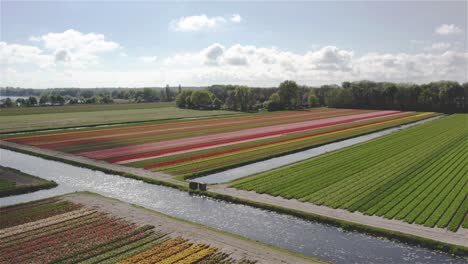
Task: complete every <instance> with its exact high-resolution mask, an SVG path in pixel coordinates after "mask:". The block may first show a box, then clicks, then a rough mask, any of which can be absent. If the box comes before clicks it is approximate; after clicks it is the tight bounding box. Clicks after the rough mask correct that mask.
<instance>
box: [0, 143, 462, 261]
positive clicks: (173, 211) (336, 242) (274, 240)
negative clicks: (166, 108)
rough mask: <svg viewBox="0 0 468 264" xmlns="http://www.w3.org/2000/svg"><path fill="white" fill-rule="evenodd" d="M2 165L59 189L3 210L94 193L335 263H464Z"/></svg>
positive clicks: (224, 206) (62, 173)
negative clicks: (69, 194)
mask: <svg viewBox="0 0 468 264" xmlns="http://www.w3.org/2000/svg"><path fill="white" fill-rule="evenodd" d="M0 165H2V166H7V167H12V168H15V169H18V170H21V171H23V172H25V173H29V174H32V175H36V176H39V177H41V178H45V179H48V180H54V181H55V182H57V183H58V184H59V186H58V187H56V188H53V189H50V190H42V191H38V192H34V193H29V194H24V195H17V196H10V197H5V198H1V199H0V205H1V206H5V205H11V204H16V203H22V202H28V201H33V200H37V199H42V198H47V197H52V196H56V195H60V194H65V193H70V192H74V191H90V192H94V193H98V194H101V195H104V196H108V197H112V198H116V199H119V200H122V201H125V202H128V203H133V204H137V205H141V206H143V207H146V208H150V209H153V210H156V211H159V212H162V213H165V214H167V215H171V216H174V217H178V218H182V219H186V220H189V221H193V222H197V223H200V224H203V225H207V226H211V227H215V228H218V229H222V230H225V231H227V232H230V233H234V234H238V235H241V236H244V237H248V238H250V239H253V240H258V241H262V242H264V243H267V244H271V245H275V246H278V247H282V248H286V249H289V250H291V251H296V252H300V253H302V254H305V255H308V256H313V257H317V258H320V259H323V260H326V261H330V262H333V263H386V264H388V263H437V264H441V263H466V260H464V259H463V258H460V257H452V256H450V255H448V254H445V253H442V252H437V251H433V250H428V249H425V248H422V247H418V246H412V245H406V244H404V243H399V242H394V241H389V240H386V239H383V238H377V237H373V236H369V235H365V234H362V233H358V232H349V231H344V230H342V229H340V228H337V227H334V226H330V225H326V224H321V223H316V222H311V221H306V220H302V219H299V218H296V217H292V216H287V215H282V214H278V213H275V212H270V211H267V210H262V209H258V208H254V207H250V206H245V205H239V204H232V203H228V202H225V201H220V200H215V199H211V198H207V197H203V196H197V195H190V194H189V193H187V192H182V191H179V190H176V189H172V188H168V187H163V186H157V185H152V184H148V183H145V182H143V181H138V180H134V179H128V178H124V177H121V176H116V175H110V174H106V173H103V172H100V171H94V170H90V169H85V168H80V167H76V166H71V165H68V164H64V163H61V162H56V161H51V160H46V159H42V158H38V157H34V156H30V155H25V154H21V153H17V152H13V151H9V150H4V149H0Z"/></svg>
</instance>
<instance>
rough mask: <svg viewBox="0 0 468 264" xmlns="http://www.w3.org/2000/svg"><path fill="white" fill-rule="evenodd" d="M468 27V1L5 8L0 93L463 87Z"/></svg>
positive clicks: (61, 4) (36, 4) (66, 4)
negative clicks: (349, 84) (373, 84)
mask: <svg viewBox="0 0 468 264" xmlns="http://www.w3.org/2000/svg"><path fill="white" fill-rule="evenodd" d="M234 16H235V17H236V19H233V18H234ZM466 28H467V2H466V1H459V2H442V1H440V2H421V1H420V2H397V1H392V2H343V1H336V2H253V3H247V2H177V3H170V2H131V1H127V2H99V3H95V2H88V1H63V2H58V1H56V2H8V1H2V2H1V45H0V49H1V50H0V56H1V57H0V59H1V60H2V62H1V65H2V69H1V75H2V76H3V77H2V78H1V80H0V86H23V87H39V88H43V87H63V86H73V87H101V86H130V87H139V86H164V85H165V84H166V83H168V84H171V85H177V84H179V83H181V84H182V85H210V84H213V83H237V84H246V85H255V86H271V85H277V83H278V82H280V81H281V80H284V79H294V80H296V81H298V82H300V83H304V84H309V85H319V84H324V83H341V82H342V81H345V80H360V79H373V80H380V81H399V82H427V81H433V80H438V79H453V80H457V81H467V76H466V75H467V73H466V72H467V63H468V54H467V46H466V45H467V43H466V42H467V41H466V38H467V35H466Z"/></svg>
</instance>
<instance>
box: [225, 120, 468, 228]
mask: <svg viewBox="0 0 468 264" xmlns="http://www.w3.org/2000/svg"><path fill="white" fill-rule="evenodd" d="M467 121H468V120H467V115H453V116H450V117H446V118H443V119H440V120H437V121H432V122H429V123H426V124H423V125H419V126H416V127H413V128H410V129H407V130H404V131H400V132H398V133H394V134H391V135H388V136H385V137H382V138H380V139H377V140H373V141H371V142H367V143H363V144H359V145H356V146H353V147H350V148H346V149H343V150H340V151H336V152H333V153H329V154H326V155H323V156H320V157H317V158H314V159H310V160H307V161H304V162H300V163H297V164H294V165H291V166H287V167H284V168H280V169H277V170H273V171H270V172H266V173H261V174H258V175H255V176H253V177H249V178H246V179H243V180H239V181H237V182H235V183H234V184H233V186H234V187H236V188H239V189H245V190H254V191H256V192H258V193H267V194H270V195H274V196H278V195H279V196H282V197H285V198H294V199H299V200H301V201H308V202H312V203H315V204H321V205H326V206H330V207H333V208H343V209H347V210H350V211H355V210H357V211H360V212H363V213H365V214H370V215H373V214H376V215H379V216H384V217H386V218H390V219H393V218H395V219H401V220H404V221H407V222H409V223H416V224H423V225H426V226H430V227H433V226H435V225H437V226H439V227H447V228H448V229H449V230H451V231H456V230H457V229H458V228H459V227H460V226H461V225H462V224H464V222H466V220H464V219H466V215H467V205H466V204H467V202H466V195H467V184H468V179H466V175H467V168H466V164H465V162H466V142H467V139H468V134H467V131H466V129H465V128H464V127H463V126H460V124H462V123H466V122H467Z"/></svg>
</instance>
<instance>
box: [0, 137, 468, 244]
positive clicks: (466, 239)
mask: <svg viewBox="0 0 468 264" xmlns="http://www.w3.org/2000/svg"><path fill="white" fill-rule="evenodd" d="M1 146H5V147H10V148H13V149H18V150H24V151H29V152H33V153H37V154H42V155H47V156H52V157H57V158H60V159H63V160H68V161H72V162H78V163H82V164H86V165H91V166H95V167H100V168H103V169H107V170H114V171H121V172H126V173H131V174H135V175H138V176H142V177H146V178H150V179H156V180H159V181H163V182H169V183H171V184H176V185H179V186H188V183H187V182H182V181H179V180H176V179H174V178H172V176H170V175H167V174H164V173H161V172H151V171H148V170H144V169H139V168H130V167H125V166H121V165H118V164H110V163H106V162H104V161H97V160H93V159H88V158H85V157H81V156H76V155H73V154H68V153H63V152H59V151H54V150H49V149H41V148H37V147H32V146H26V145H21V144H16V143H12V142H6V141H1V140H0V147H1ZM209 191H210V192H213V193H217V194H222V195H228V196H231V197H235V198H240V199H244V200H249V201H253V202H260V203H264V204H267V205H271V206H276V207H283V208H289V209H295V210H299V211H302V212H305V213H311V214H316V215H321V216H325V217H329V218H334V219H338V220H345V221H349V222H353V223H357V224H362V225H367V226H371V227H377V228H383V229H386V230H391V231H396V232H401V233H406V234H411V235H415V236H419V237H422V238H427V239H432V240H435V241H440V242H443V243H449V244H454V245H459V246H464V247H468V230H467V229H463V228H460V229H459V230H458V231H457V232H456V233H454V232H450V231H448V230H446V229H440V228H429V227H424V226H421V225H416V224H409V223H405V222H403V221H397V220H389V219H385V218H381V217H377V216H368V215H364V214H362V213H359V212H354V213H352V212H349V211H346V210H342V209H333V208H329V207H325V206H318V205H314V204H312V203H304V202H300V201H297V200H288V199H284V198H281V197H274V196H270V195H266V194H258V193H255V192H253V191H252V192H249V191H243V190H237V189H233V188H228V187H226V185H214V186H210V187H209Z"/></svg>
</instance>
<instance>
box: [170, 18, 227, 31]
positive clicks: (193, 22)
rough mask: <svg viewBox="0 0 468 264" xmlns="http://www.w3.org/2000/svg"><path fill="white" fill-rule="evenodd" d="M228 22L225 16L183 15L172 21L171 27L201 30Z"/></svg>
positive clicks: (184, 29)
mask: <svg viewBox="0 0 468 264" xmlns="http://www.w3.org/2000/svg"><path fill="white" fill-rule="evenodd" d="M224 23H226V19H225V18H223V17H219V16H216V17H208V16H207V15H199V16H188V17H181V18H179V19H178V20H173V21H172V22H171V27H172V28H173V30H175V31H182V32H187V31H200V30H206V29H213V28H215V27H219V25H220V24H224Z"/></svg>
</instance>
